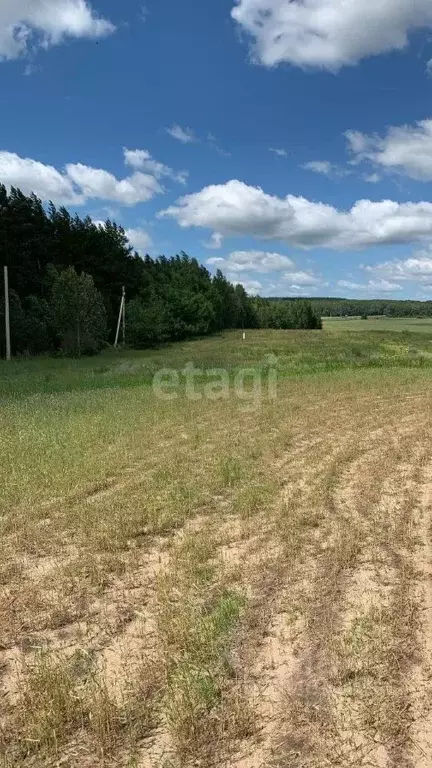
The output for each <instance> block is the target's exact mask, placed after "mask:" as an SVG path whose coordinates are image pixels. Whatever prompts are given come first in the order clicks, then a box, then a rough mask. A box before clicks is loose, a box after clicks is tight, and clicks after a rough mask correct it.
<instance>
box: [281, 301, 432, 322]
mask: <svg viewBox="0 0 432 768" xmlns="http://www.w3.org/2000/svg"><path fill="white" fill-rule="evenodd" d="M271 301H275V302H282V303H284V304H285V303H287V304H289V302H290V301H292V299H285V298H284V299H271ZM309 302H310V304H311V306H312V309H313V311H314V312H315V313H316V314H317V315H319V317H361V316H375V315H377V316H379V315H385V316H387V317H432V301H415V300H410V299H338V298H318V297H317V298H315V297H314V298H312V299H309Z"/></svg>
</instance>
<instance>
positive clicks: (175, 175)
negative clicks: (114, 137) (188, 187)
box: [123, 149, 189, 184]
mask: <svg viewBox="0 0 432 768" xmlns="http://www.w3.org/2000/svg"><path fill="white" fill-rule="evenodd" d="M123 154H124V159H125V163H126V165H129V166H130V167H131V168H134V169H135V170H140V171H145V172H146V173H150V174H152V175H153V176H155V177H156V178H157V179H161V178H162V177H164V176H166V177H167V178H170V179H173V180H174V181H178V182H179V183H180V184H186V181H187V178H188V175H189V174H188V172H187V171H173V169H172V168H170V167H169V166H168V165H164V164H163V163H159V162H158V161H157V160H155V159H154V158H153V157H152V156H151V154H150V152H148V151H147V150H146V149H124V150H123Z"/></svg>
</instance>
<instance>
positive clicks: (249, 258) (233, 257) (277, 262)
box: [207, 251, 295, 273]
mask: <svg viewBox="0 0 432 768" xmlns="http://www.w3.org/2000/svg"><path fill="white" fill-rule="evenodd" d="M207 264H211V265H212V266H214V267H216V268H218V269H223V270H226V271H229V272H233V273H234V272H249V271H253V272H261V273H266V272H283V270H288V269H291V268H293V267H294V266H295V265H294V262H293V261H292V260H291V259H289V258H288V256H283V255H282V254H280V253H269V252H267V251H232V253H230V254H229V256H227V257H226V258H222V257H216V256H213V257H212V258H211V259H207Z"/></svg>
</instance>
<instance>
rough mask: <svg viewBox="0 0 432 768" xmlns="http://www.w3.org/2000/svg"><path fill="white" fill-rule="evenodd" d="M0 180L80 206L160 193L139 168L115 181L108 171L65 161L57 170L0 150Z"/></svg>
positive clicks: (135, 199)
mask: <svg viewBox="0 0 432 768" xmlns="http://www.w3.org/2000/svg"><path fill="white" fill-rule="evenodd" d="M0 179H1V181H2V182H3V183H4V184H6V186H8V187H10V186H13V187H19V188H20V189H21V190H22V191H23V192H25V193H26V194H30V193H31V192H34V193H35V194H36V195H37V196H38V197H40V198H42V200H52V201H53V202H54V203H57V204H60V205H67V204H74V205H81V204H83V203H85V202H86V200H89V199H96V198H98V199H101V200H111V201H114V202H117V203H121V204H123V205H135V204H136V203H142V202H146V201H147V200H150V199H151V198H152V197H154V196H155V195H156V194H159V193H161V192H163V189H162V187H161V186H160V184H159V182H158V180H157V179H156V177H155V176H152V175H150V174H145V173H141V172H140V171H136V172H135V173H133V174H132V175H131V176H127V177H126V178H125V179H120V180H119V179H117V178H116V177H115V176H114V175H113V174H112V173H109V172H108V171H105V170H102V169H100V168H91V167H90V166H88V165H83V164H82V163H76V164H75V163H69V164H68V165H66V168H65V169H64V170H61V171H59V170H57V169H56V168H54V167H53V166H51V165H44V164H43V163H40V162H38V161H37V160H32V159H30V158H23V157H20V156H19V155H17V154H15V153H13V152H0Z"/></svg>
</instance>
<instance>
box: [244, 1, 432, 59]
mask: <svg viewBox="0 0 432 768" xmlns="http://www.w3.org/2000/svg"><path fill="white" fill-rule="evenodd" d="M231 15H232V17H233V19H234V20H235V21H236V22H237V23H238V24H239V25H240V26H241V28H242V29H243V30H244V31H245V32H246V33H247V34H248V35H249V36H251V38H252V54H253V57H254V58H255V60H256V61H258V62H259V63H261V64H263V65H264V66H267V67H273V66H275V65H277V64H281V63H283V62H288V63H290V64H294V65H295V66H299V67H320V68H323V69H328V70H331V71H337V70H338V69H340V68H341V67H342V66H345V65H353V64H357V63H358V62H359V61H360V60H361V59H364V58H366V57H368V56H375V55H377V54H381V53H386V52H388V51H393V50H402V49H403V48H405V47H406V46H407V44H408V35H409V33H410V32H411V31H413V30H415V29H422V28H430V27H432V5H431V3H430V0H415V2H413V0H397V2H395V0H374V2H359V0H235V7H234V8H233V9H232V11H231Z"/></svg>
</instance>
